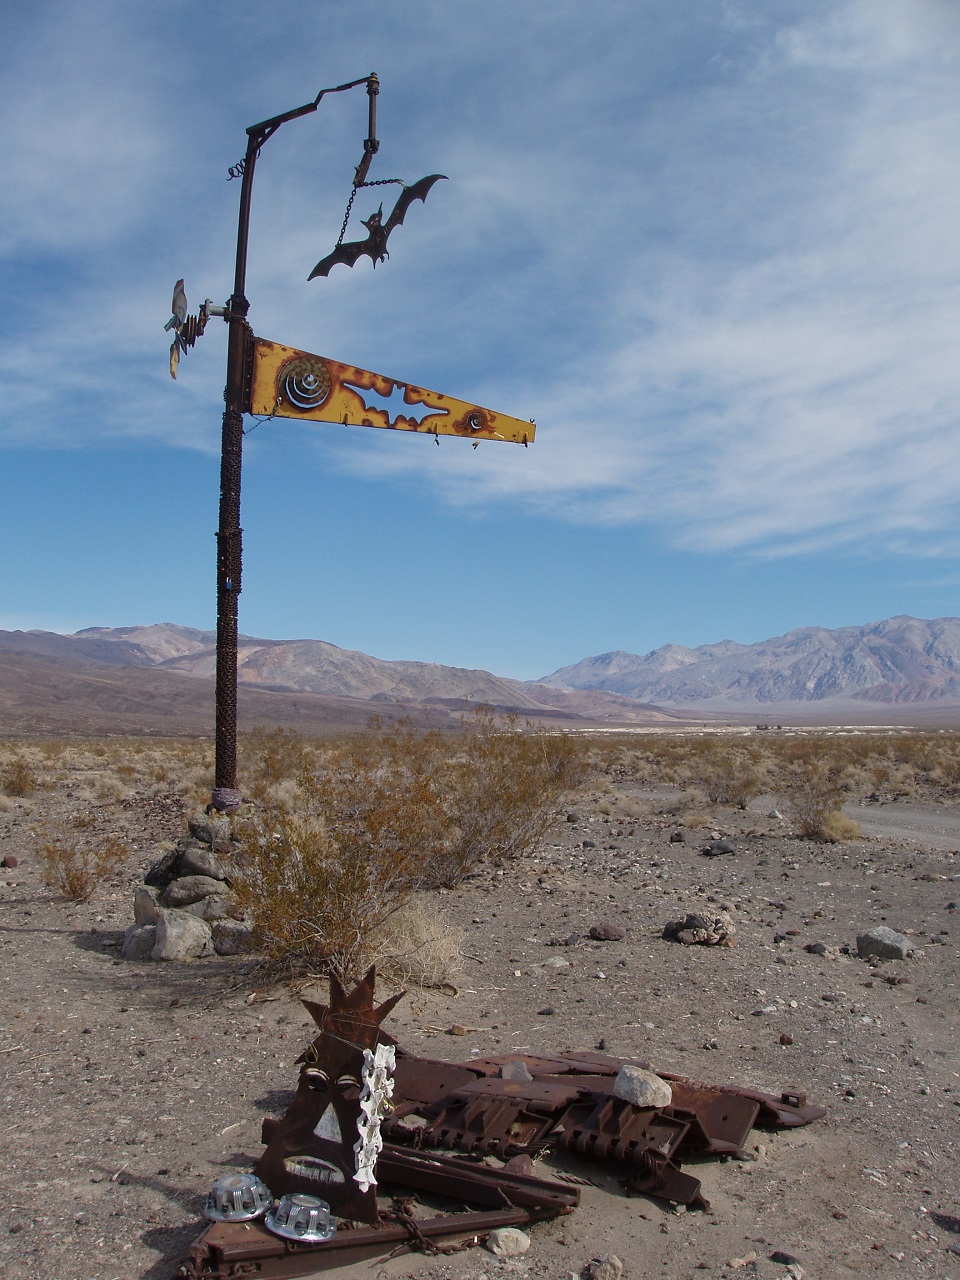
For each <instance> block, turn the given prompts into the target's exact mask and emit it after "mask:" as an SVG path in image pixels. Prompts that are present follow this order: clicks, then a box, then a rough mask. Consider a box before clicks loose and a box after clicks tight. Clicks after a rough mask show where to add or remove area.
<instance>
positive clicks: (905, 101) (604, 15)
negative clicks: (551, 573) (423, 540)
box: [0, 0, 960, 555]
mask: <svg viewBox="0 0 960 1280" xmlns="http://www.w3.org/2000/svg"><path fill="white" fill-rule="evenodd" d="M279 8H280V10H282V12H283V13H284V14H286V15H287V16H293V15H296V16H297V18H298V20H299V21H300V24H301V25H300V27H299V28H298V29H299V30H300V31H301V32H302V33H303V39H304V45H305V47H304V48H299V47H298V48H291V52H290V58H289V59H288V61H287V62H285V63H284V64H283V72H282V74H281V72H280V70H279V64H278V63H276V62H273V63H271V62H270V61H269V60H264V64H263V66H259V65H258V64H257V62H256V60H255V59H254V58H253V57H252V56H251V53H250V39H251V37H252V35H253V34H254V31H253V27H252V25H250V23H251V16H250V15H238V16H237V18H236V21H237V22H238V23H239V24H240V29H239V30H237V29H235V28H234V27H233V26H232V25H231V18H232V16H233V15H234V13H235V10H234V9H233V8H232V7H231V6H225V5H221V6H216V5H215V6H213V8H212V10H211V13H210V15H208V18H207V24H206V25H205V26H204V27H203V28H202V34H201V35H198V36H196V37H195V39H194V41H193V42H191V40H190V39H188V37H187V32H186V29H185V28H184V27H182V26H179V25H178V23H177V21H176V20H174V21H173V22H171V23H170V24H169V25H168V26H164V25H163V24H161V23H160V22H153V23H151V24H147V25H146V26H145V27H144V26H143V25H142V24H141V22H140V19H139V18H138V17H135V16H131V15H132V10H130V9H129V7H128V6H125V5H122V4H120V3H110V2H109V0H95V2H92V3H91V4H90V5H85V6H83V7H81V8H78V9H67V10H64V8H63V7H62V6H61V7H59V8H58V9H57V11H56V19H55V17H54V10H53V9H50V10H47V11H43V12H45V13H46V15H47V16H46V18H45V19H43V18H42V19H38V20H37V24H36V25H35V26H33V27H31V28H29V29H28V28H27V27H26V26H25V27H23V29H22V32H21V36H22V38H21V40H20V45H19V48H20V49H21V51H22V50H23V49H26V48H28V47H30V48H37V49H40V50H42V55H41V54H38V55H37V58H36V65H33V66H31V65H30V64H29V61H28V62H27V63H26V64H25V65H24V66H23V67H18V65H17V64H16V62H14V61H11V63H10V66H9V67H8V72H7V74H6V75H5V77H4V78H3V80H2V83H3V84H4V85H5V87H4V88H3V89H0V108H2V110H3V112H4V115H5V118H6V119H7V120H8V121H12V122H13V129H12V133H13V136H14V139H15V142H14V147H13V151H12V155H11V161H10V167H9V173H10V174H12V175H13V177H14V178H15V181H14V182H12V183H10V184H7V185H6V187H5V190H6V194H5V195H3V196H0V228H2V231H0V256H2V259H3V261H4V263H5V267H4V270H5V273H6V276H7V278H8V280H9V282H10V284H11V285H12V286H13V287H15V288H16V289H17V290H18V292H19V293H20V294H21V296H23V297H24V299H25V301H24V304H23V306H22V308H21V310H20V313H19V316H18V323H17V325H16V326H11V325H10V317H7V329H8V331H10V332H9V337H8V339H7V341H6V345H5V346H4V347H3V348H2V354H0V373H2V376H3V379H4V383H5V386H6V388H7V393H8V398H7V412H6V413H5V415H4V418H5V421H4V426H3V430H4V432H5V435H6V438H7V439H8V440H10V441H13V442H17V441H27V440H29V441H32V442H36V441H38V440H52V439H58V440H65V439H71V440H74V441H75V442H77V443H78V444H79V443H80V442H82V441H84V440H89V439H93V438H96V437H98V436H103V435H134V436H136V435H143V436H151V437H154V438H163V439H171V440H172V441H174V442H176V443H178V444H185V443H186V444H192V445H194V446H195V447H198V448H203V449H209V448H214V447H216V432H215V428H214V429H212V428H211V421H212V420H213V421H215V416H216V412H217V408H218V399H219V391H220V385H221V384H220V378H219V374H218V373H217V372H215V370H217V369H219V367H220V363H221V362H222V351H223V347H222V336H213V337H210V338H207V339H205V340H204V341H205V343H208V344H209V351H208V350H206V349H205V350H204V351H203V352H201V351H200V349H199V348H198V350H197V351H196V352H192V353H190V355H189V356H188V357H187V361H186V362H185V365H184V373H183V377H182V381H181V383H180V384H179V385H178V386H177V387H176V388H173V387H172V386H170V385H169V380H168V379H166V374H165V372H164V370H163V358H164V357H163V336H162V333H161V331H160V326H162V323H163V320H164V319H165V312H164V309H165V307H166V306H167V303H168V300H169V292H170V288H171V286H172V283H173V278H174V275H175V274H177V273H180V272H182V273H185V274H187V275H188V286H189V288H190V291H191V303H193V304H194V305H196V303H198V302H199V301H201V300H202V296H203V294H204V293H211V294H214V295H215V296H216V298H217V300H222V299H223V297H225V295H226V293H227V292H229V288H230V284H231V275H232V272H231V267H232V252H231V246H232V239H233V235H234V230H235V217H236V212H235V201H236V196H237V192H236V189H235V188H236V184H232V185H229V184H227V183H226V182H225V174H224V172H223V169H224V168H225V162H226V163H229V162H231V161H233V160H236V159H238V158H239V153H240V151H241V150H242V142H243V133H242V130H243V126H244V125H245V124H247V123H250V121H251V120H252V119H256V118H257V117H258V113H259V111H260V108H261V107H262V108H263V112H262V113H263V115H268V114H270V113H271V112H272V111H274V110H283V109H285V108H286V107H288V106H294V105H296V104H297V100H298V98H302V99H304V100H305V99H307V98H308V97H309V96H311V94H312V92H314V91H315V90H316V89H317V88H319V87H322V85H323V84H324V83H336V82H337V80H338V79H341V78H343V77H344V75H345V74H349V75H353V74H354V73H355V69H354V68H353V66H352V63H351V66H350V69H349V71H347V72H345V71H344V65H343V63H342V62H340V60H339V59H338V62H337V65H336V66H334V64H333V63H332V61H331V60H330V58H329V57H328V58H327V59H326V61H325V62H324V63H323V65H322V66H317V65H316V59H315V58H311V57H310V56H308V49H307V47H306V46H309V37H310V35H311V33H313V34H315V35H317V36H318V37H319V34H320V29H321V27H322V26H323V24H322V23H320V22H319V19H318V18H317V17H316V15H315V14H311V12H310V10H309V8H308V7H307V6H304V5H302V4H299V3H293V0H289V2H288V3H285V4H283V5H281V6H279ZM375 9H376V11H377V13H378V14H379V15H380V19H381V24H382V25H380V26H377V25H376V24H373V25H372V26H370V27H369V30H371V31H373V32H374V35H373V36H372V37H371V40H372V45H369V43H368V44H366V45H365V43H364V40H362V39H361V38H360V33H361V28H362V26H363V24H364V23H365V22H367V21H368V20H370V19H371V17H372V15H373V13H374V10H375ZM188 12H191V13H192V12H193V10H192V8H190V7H189V6H185V5H182V4H174V5H173V7H172V9H171V13H172V15H173V17H174V19H177V18H185V16H186V15H187V13H188ZM508 19H509V20H508ZM330 20H331V21H333V22H335V24H336V30H335V34H336V37H337V40H338V41H340V45H339V47H340V48H341V50H342V54H343V58H344V60H345V61H349V60H351V59H352V60H359V59H361V58H362V59H364V61H363V64H362V66H359V70H358V71H357V72H356V73H357V74H363V73H364V71H365V70H367V69H369V68H368V65H367V63H368V62H369V63H370V64H371V65H372V64H374V63H375V62H377V61H378V58H377V57H376V56H375V55H379V57H380V58H382V59H384V60H385V61H382V62H380V66H379V67H378V69H381V74H382V75H383V76H384V81H385V86H387V85H389V89H390V93H389V94H388V92H387V88H386V87H385V92H384V95H383V98H382V102H381V122H382V125H381V133H382V135H383V136H384V137H385V138H386V139H389V142H385V144H384V148H383V152H382V155H381V157H379V158H378V165H379V166H380V168H379V170H378V174H379V176H394V166H395V165H396V166H398V168H399V176H402V177H404V178H406V179H407V180H408V181H409V180H413V179H415V178H417V177H420V176H422V174H423V173H424V172H429V171H431V170H432V169H435V168H436V169H443V170H444V171H447V172H449V173H450V176H451V181H450V183H449V184H441V186H440V187H438V188H437V189H436V190H435V192H434V193H431V197H430V202H429V205H428V213H423V214H421V213H420V211H419V209H418V210H417V216H413V215H411V218H410V219H409V220H408V225H405V226H404V227H403V228H401V229H399V230H398V232H397V233H396V237H397V239H396V241H395V242H394V243H395V245H396V251H395V253H394V256H393V257H392V258H391V261H390V263H389V264H388V266H386V267H384V268H383V269H378V270H377V272H376V273H373V272H370V271H366V272H364V273H361V272H360V271H357V272H356V273H352V274H350V273H347V272H346V269H343V270H342V271H341V272H340V273H339V275H338V274H337V272H335V273H334V274H333V275H332V276H331V278H330V280H329V281H324V282H321V283H320V284H319V285H317V287H314V286H310V287H309V288H308V287H306V286H305V282H304V277H305V275H306V272H307V270H309V267H310V266H312V264H313V262H314V261H316V260H317V258H318V257H320V256H321V254H322V252H323V251H324V250H325V248H326V247H328V246H327V241H328V240H329V239H330V237H331V236H332V235H335V234H336V232H337V230H339V219H340V217H342V208H343V205H344V204H345V200H346V195H347V193H348V191H349V175H350V172H351V166H352V164H353V163H356V160H357V159H358V158H359V157H358V155H354V154H353V153H354V152H355V151H357V146H358V143H359V140H360V139H361V138H362V135H363V131H364V129H363V126H364V125H365V104H364V102H363V101H362V93H361V94H360V95H359V97H358V100H357V101H354V102H351V103H349V104H347V103H346V102H337V103H336V104H333V105H331V107H330V114H329V115H328V116H324V117H323V118H322V120H318V121H317V122H315V123H311V124H300V123H298V124H296V125H291V126H289V128H288V129H287V130H286V131H285V132H283V131H282V132H281V134H278V135H277V138H276V139H275V140H272V141H271V143H270V144H269V147H270V150H269V151H267V150H266V149H265V151H264V155H263V157H262V160H261V168H260V171H259V174H258V183H260V184H261V185H260V186H258V193H257V199H258V204H257V212H256V215H255V219H254V228H253V238H252V243H251V287H250V293H251V297H252V298H254V299H255V312H254V319H255V323H256V326H257V329H258V331H259V332H262V333H264V334H265V336H269V337H274V338H277V339H279V340H281V341H286V342H290V343H294V344H300V345H303V346H307V347H310V348H311V349H314V350H319V351H321V352H323V353H324V354H328V355H331V356H334V357H338V358H342V359H351V360H354V361H356V362H357V363H360V364H366V365H368V366H369V367H373V368H382V369H383V371H384V372H387V373H395V374H399V375H403V376H409V377H411V378H414V377H416V378H417V379H418V380H422V381H423V382H424V383H425V384H426V385H433V386H435V387H436V388H437V389H438V390H446V391H449V392H450V393H452V394H454V395H458V396H462V397H465V398H466V397H473V398H475V399H477V400H478V401H479V402H480V403H485V404H488V405H490V406H491V407H494V408H499V409H503V410H504V411H507V412H511V413H514V414H516V415H517V416H521V417H528V416H536V418H537V420H538V423H539V424H540V430H539V435H538V441H537V443H536V445H535V446H534V447H533V448H531V449H530V450H529V451H526V452H525V453H522V455H521V453H520V451H517V450H514V449H510V448H508V447H506V446H489V447H485V448H481V449H479V450H477V451H476V452H474V451H472V450H469V449H467V448H466V447H465V446H464V447H460V442H450V443H448V444H447V445H445V446H444V447H442V448H441V449H439V450H437V449H434V448H431V449H426V448H424V447H418V445H419V446H423V445H424V442H422V441H421V442H411V441H409V440H397V439H393V438H388V437H383V436H380V438H378V439H376V440H373V439H371V436H373V435H374V434H378V433H369V434H367V433H362V438H361V437H360V436H358V437H357V438H349V439H348V438H347V436H346V435H341V434H340V433H337V432H335V431H330V432H322V431H321V432H319V433H318V437H317V439H318V444H319V445H320V447H322V448H323V449H324V450H325V452H326V453H327V455H328V457H331V458H333V459H334V460H335V462H336V465H339V466H341V467H344V468H347V469H349V470H350V471H352V472H355V473H362V474H367V475H371V476H378V477H391V476H393V477H403V478H404V479H405V482H408V483H416V484H421V485H426V486H429V487H430V488H431V489H432V490H433V491H434V492H436V493H438V494H439V495H441V497H442V498H443V499H444V500H446V501H448V502H451V503H456V504H461V505H462V504H483V503H489V502H496V501H500V502H508V503H511V504H515V505H521V506H525V507H527V508H529V509H534V510H543V511H548V512H550V513H551V514H552V515H554V516H557V517H559V518H564V519H569V520H572V521H577V522H584V523H595V524H611V525H617V524H622V525H628V524H649V525H652V526H654V527H656V528H657V529H658V530H660V531H661V533H662V536H663V537H664V538H665V539H667V540H669V541H671V542H673V543H674V544H676V545H678V546H681V547H699V548H710V549H718V550H720V549H730V548H747V549H750V550H752V551H754V552H756V553H758V554H762V555H770V554H777V555H781V554H786V553H791V552H798V551H809V550H812V549H818V548H825V547H835V546H838V545H843V544H847V545H850V546H863V545H873V546H876V545H883V546H886V547H888V548H890V549H898V548H909V549H910V550H912V551H913V552H914V553H917V552H921V553H929V554H938V553H940V552H942V550H943V548H944V546H949V545H951V543H952V539H953V534H952V529H953V526H954V525H955V524H956V514H957V510H956V508H957V502H956V496H955V481H954V479H953V477H954V476H955V475H956V474H957V470H958V465H960V432H958V431H957V430H956V427H957V422H958V418H960V384H958V380H957V377H956V371H955V370H956V356H955V353H956V350H957V345H958V339H960V308H958V304H957V283H958V277H960V243H958V241H957V237H956V234H955V228H956V226H957V225H958V221H960V177H958V176H957V175H958V174H960V165H958V158H960V157H958V152H960V88H958V85H960V79H958V76H957V72H958V61H960V19H958V14H957V10H956V8H955V6H954V5H953V4H951V3H948V0H847V2H846V3H839V4H838V3H829V4H828V3H810V4H807V3H804V4H801V3H790V2H787V0H785V2H784V3H781V4H776V5H770V6H769V7H767V6H765V7H764V8H763V9H762V10H759V9H758V7H757V6H756V5H754V4H748V3H745V2H743V0H730V2H729V3H727V4H725V5H724V6H717V7H716V8H714V7H713V6H703V5H699V4H686V5H684V4H681V5H678V6H677V7H676V11H674V9H673V7H670V12H669V13H668V12H667V11H666V9H661V8H657V9H656V11H654V10H653V9H648V7H644V6H636V5H634V4H626V3H619V2H610V3H607V4H602V5H600V6H598V7H597V8H596V9H595V11H592V13H591V20H590V22H589V23H585V22H584V21H583V13H582V7H580V6H574V5H572V4H566V3H564V4H558V5H557V6H551V8H550V12H549V13H548V12H547V11H546V10H543V11H539V10H535V9H533V8H529V9H528V8H523V9H521V10H520V11H519V12H517V11H516V9H515V7H511V6H507V4H506V0H492V2H491V3H489V4H486V5H484V6H482V8H481V7H480V6H472V5H466V6H458V7H457V8H456V10H452V9H451V8H450V6H448V5H446V4H442V3H439V2H438V3H425V4H423V5H422V6H421V7H420V8H419V10H418V21H417V22H414V21H412V20H410V19H409V18H407V19H403V20H401V19H400V18H399V17H398V16H397V15H396V14H394V15H392V16H390V15H383V14H382V13H380V6H371V5H370V4H368V3H366V2H365V0H361V3H360V4H359V5H358V7H357V9H356V10H355V11H351V13H350V14H349V15H347V14H346V13H340V14H338V15H337V16H336V18H332V19H330ZM505 29H506V30H510V31H511V32H512V33H513V36H512V39H511V41H510V42H509V43H508V44H507V45H504V43H503V41H501V40H500V39H497V40H493V39H492V38H491V37H490V31H492V30H505ZM107 30H108V31H109V32H110V39H105V38H104V32H105V31H107ZM228 33H229V34H228ZM38 34H39V35H40V36H41V37H42V39H41V40H40V41H39V42H38V41H37V40H36V36H37V35H38ZM28 37H29V40H28ZM263 39H265V40H270V41H276V40H277V39H279V36H278V35H277V33H276V32H272V31H271V32H268V33H266V34H265V35H264V36H263ZM218 41H227V44H226V46H225V47H224V48H223V49H222V50H221V51H220V52H219V53H218V52H215V50H217V49H219V48H220V46H219V44H218V43H217V42H218ZM244 51H246V52H244ZM218 58H219V61H216V59H218ZM244 58H246V61H244ZM207 59H213V60H214V61H213V63H212V65H210V64H209V63H208V62H207V61H206V60H207ZM230 59H239V60H240V61H239V68H240V71H241V73H242V74H247V75H248V78H249V95H248V100H247V101H246V102H245V101H244V100H243V98H242V96H240V95H238V93H237V91H236V90H233V91H231V94H230V96H229V97H228V98H227V99H226V100H224V95H222V94H221V93H219V89H220V87H221V85H222V84H223V82H224V79H225V72H226V68H227V65H228V63H229V61H230ZM391 71H392V72H393V73H394V75H393V81H392V83H391V82H390V72H391ZM204 77H206V78H204ZM294 84H295V85H296V88H295V89H293V90H292V91H291V85H294ZM251 104H252V108H251ZM324 105H325V106H326V104H324ZM234 112H240V113H241V115H240V116H239V118H237V119H236V120H232V121H231V113H234ZM243 113H245V114H243ZM231 130H232V132H231ZM234 152H236V154H234ZM336 175H340V180H339V184H338V182H337V181H334V178H335V177H336ZM385 191H386V192H387V196H386V199H389V198H390V194H391V189H390V188H386V189H385ZM380 194H381V193H379V192H377V193H375V194H373V195H370V199H371V200H372V199H376V200H379V199H380ZM363 198H364V199H365V198H366V193H365V195H364V197H363ZM355 225H356V229H357V231H359V226H358V224H355ZM392 247H393V246H392ZM180 263H184V264H186V265H184V266H182V267H181V266H180V265H179V264H180ZM174 264H176V268H174ZM58 270H59V272H60V280H59V282H58V283H57V284H56V285H55V284H54V283H53V279H54V277H55V274H56V272H57V271H58ZM36 284H39V286H40V287H37V288H34V289H32V290H31V287H30V286H31V285H36ZM314 284H315V285H316V282H314ZM218 291H219V292H218ZM373 319H375V321H376V323H375V324H373V323H371V321H372V320H373ZM40 351H42V352H43V358H42V360H41V359H38V352H40ZM105 387H108V388H109V389H110V391H109V395H105V394H104V391H103V389H104V388H105ZM68 408H69V413H68Z"/></svg>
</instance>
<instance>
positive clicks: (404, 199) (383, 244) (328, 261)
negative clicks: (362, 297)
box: [307, 173, 446, 280]
mask: <svg viewBox="0 0 960 1280" xmlns="http://www.w3.org/2000/svg"><path fill="white" fill-rule="evenodd" d="M441 178H446V174H443V173H432V174H430V176H429V177H428V178H421V179H420V181H419V182H415V183H414V184H413V186H412V187H404V188H403V191H402V192H401V193H400V199H399V200H398V201H397V203H396V204H395V205H394V206H393V212H392V213H391V214H390V217H389V218H387V220H386V222H384V221H383V205H381V206H380V208H379V209H378V210H377V212H376V213H373V214H371V215H370V217H369V218H364V219H363V220H362V221H363V225H364V226H365V227H366V228H367V231H368V232H369V235H368V236H367V238H366V239H365V240H348V241H347V243H346V244H338V245H337V247H336V248H335V249H334V251H333V253H328V254H327V256H326V257H325V258H322V259H321V260H320V261H319V262H318V263H317V265H316V266H315V267H314V268H313V270H312V271H311V272H310V274H309V276H307V279H308V280H312V279H313V278H314V276H326V275H329V274H330V268H331V267H332V266H335V265H336V263H338V262H344V263H346V265H347V266H348V267H352V266H354V265H355V264H356V262H357V259H358V258H362V257H363V256H364V254H366V255H368V256H369V257H370V258H372V259H373V265H374V266H376V265H377V263H378V262H383V261H384V260H385V259H386V258H389V256H390V255H389V254H388V253H387V237H388V236H389V235H390V232H391V231H392V230H393V229H394V227H399V226H400V224H401V222H403V219H404V217H405V216H406V212H407V210H408V209H409V208H410V205H411V204H412V203H413V201H414V200H424V201H425V200H426V198H427V192H428V191H429V190H430V188H431V187H432V186H433V184H434V183H435V182H439V181H440V179H441Z"/></svg>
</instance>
